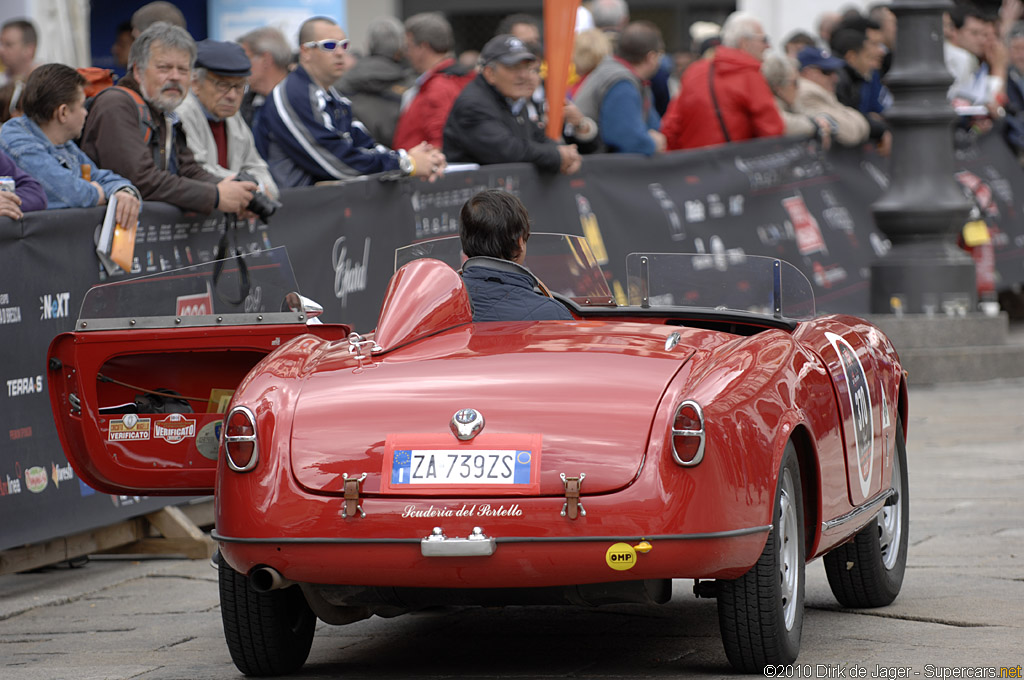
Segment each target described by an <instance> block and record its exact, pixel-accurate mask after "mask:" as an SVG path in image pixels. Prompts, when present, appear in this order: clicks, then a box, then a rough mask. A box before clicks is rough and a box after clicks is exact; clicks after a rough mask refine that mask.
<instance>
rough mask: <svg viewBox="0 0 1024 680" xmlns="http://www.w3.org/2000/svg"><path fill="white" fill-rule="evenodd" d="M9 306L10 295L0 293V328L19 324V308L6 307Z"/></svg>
mask: <svg viewBox="0 0 1024 680" xmlns="http://www.w3.org/2000/svg"><path fill="white" fill-rule="evenodd" d="M10 304H11V294H10V293H0V326H3V325H4V324H9V323H21V307H8V306H7V305H10Z"/></svg>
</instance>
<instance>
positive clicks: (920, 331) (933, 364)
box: [868, 312, 1024, 385]
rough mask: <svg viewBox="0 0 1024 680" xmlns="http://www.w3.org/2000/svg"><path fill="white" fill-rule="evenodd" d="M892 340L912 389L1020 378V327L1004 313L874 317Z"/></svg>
mask: <svg viewBox="0 0 1024 680" xmlns="http://www.w3.org/2000/svg"><path fill="white" fill-rule="evenodd" d="M868 320H869V321H871V322H872V323H874V324H875V325H876V326H878V327H879V328H880V329H881V330H882V331H883V332H885V334H886V335H887V336H889V338H890V339H891V340H892V342H893V345H895V347H896V351H897V352H899V355H900V360H901V361H902V362H903V368H904V370H906V371H907V373H908V375H909V380H910V384H912V385H931V384H936V383H957V382H979V381H985V380H998V379H1004V378H1020V377H1024V324H1020V323H1015V324H1013V325H1011V324H1010V323H1009V318H1008V317H1007V315H1006V313H1005V312H1003V313H1000V314H999V315H998V316H995V317H989V316H984V315H981V314H972V315H968V316H961V317H947V316H941V317H940V316H925V315H904V316H903V317H895V316H882V315H875V316H871V317H869V318H868Z"/></svg>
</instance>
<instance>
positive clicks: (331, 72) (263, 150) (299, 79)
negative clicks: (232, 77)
mask: <svg viewBox="0 0 1024 680" xmlns="http://www.w3.org/2000/svg"><path fill="white" fill-rule="evenodd" d="M347 47H348V39H347V38H346V37H345V31H344V30H342V28H341V26H338V24H337V23H335V21H334V20H333V19H329V18H327V17H313V18H312V19H307V20H306V21H305V22H303V24H302V27H301V28H300V29H299V65H298V66H297V67H296V69H295V70H294V71H292V72H291V73H290V74H289V75H288V77H287V78H285V79H284V80H283V81H281V82H280V83H279V84H278V85H277V87H275V88H274V90H273V92H271V94H270V96H269V97H268V99H267V102H266V103H265V104H264V105H263V109H262V110H261V112H260V117H259V121H258V122H257V124H256V129H255V130H253V136H254V137H255V138H256V149H257V150H258V151H259V152H260V155H261V156H263V158H264V159H265V160H266V161H267V164H268V165H269V166H270V172H271V174H272V175H273V176H274V181H276V182H277V184H278V186H279V187H281V188H284V187H295V186H306V185H309V184H313V183H315V182H319V181H323V180H338V179H345V178H350V177H357V176H359V175H368V174H371V173H378V172H393V173H395V174H396V175H416V176H422V177H429V178H430V179H431V180H433V179H435V178H436V177H438V176H439V175H440V174H441V173H443V172H444V167H445V159H444V154H442V153H441V151H440V150H439V149H436V148H434V147H433V146H431V145H429V144H425V143H421V144H418V145H416V146H415V147H413V148H411V149H408V150H405V149H399V150H397V151H395V150H392V149H388V148H387V147H384V146H381V145H380V144H378V143H377V142H376V141H375V140H374V139H373V137H372V136H370V133H369V132H367V130H366V127H365V126H364V125H363V124H362V123H361V122H360V121H358V120H356V119H355V117H353V115H352V105H351V102H349V100H348V99H345V98H344V97H342V96H341V95H340V94H338V91H337V90H335V89H334V87H333V83H334V82H335V81H337V80H338V78H339V77H340V76H341V74H342V73H344V71H345V49H347Z"/></svg>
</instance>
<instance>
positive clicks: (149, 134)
mask: <svg viewBox="0 0 1024 680" xmlns="http://www.w3.org/2000/svg"><path fill="white" fill-rule="evenodd" d="M107 89H110V90H120V91H121V92H124V93H125V94H127V95H128V96H129V97H131V98H132V101H133V102H135V106H136V108H138V110H139V129H140V130H141V131H142V141H143V142H145V143H146V144H149V141H150V140H151V139H153V133H154V132H156V129H157V128H156V123H155V122H154V121H153V114H152V112H150V110H149V104H147V103H146V101H145V100H144V99H143V98H142V95H141V94H139V93H138V92H136V91H135V90H133V89H131V88H128V87H125V86H123V85H114V86H113V87H111V88H107Z"/></svg>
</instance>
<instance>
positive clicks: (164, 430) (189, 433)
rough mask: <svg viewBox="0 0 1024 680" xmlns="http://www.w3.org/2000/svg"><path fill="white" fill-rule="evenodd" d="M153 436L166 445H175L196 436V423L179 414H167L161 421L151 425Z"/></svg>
mask: <svg viewBox="0 0 1024 680" xmlns="http://www.w3.org/2000/svg"><path fill="white" fill-rule="evenodd" d="M153 436H154V437H159V438H160V439H163V440H164V441H166V442H167V443H168V444H177V443H179V442H182V441H185V440H186V439H192V438H194V437H195V436H196V421H195V420H192V419H191V418H186V417H185V416H183V415H181V414H180V413H169V414H167V417H166V418H164V419H163V420H158V421H156V423H154V424H153Z"/></svg>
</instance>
